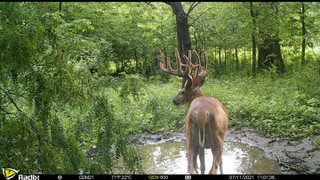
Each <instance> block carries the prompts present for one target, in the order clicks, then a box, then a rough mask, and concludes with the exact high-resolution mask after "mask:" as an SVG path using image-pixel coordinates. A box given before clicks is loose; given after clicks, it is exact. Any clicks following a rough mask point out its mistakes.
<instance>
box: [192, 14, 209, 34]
mask: <svg viewBox="0 0 320 180" xmlns="http://www.w3.org/2000/svg"><path fill="white" fill-rule="evenodd" d="M189 17H190V18H191V19H192V20H193V21H194V22H196V21H197V22H198V23H199V24H200V25H201V26H203V27H205V28H206V29H208V30H210V31H213V30H212V29H211V28H210V27H208V26H206V25H204V24H202V23H201V22H200V21H198V20H197V19H194V18H192V17H191V16H189ZM194 22H193V23H194ZM213 32H214V31H213Z"/></svg>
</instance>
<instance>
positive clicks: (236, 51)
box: [235, 48, 239, 71]
mask: <svg viewBox="0 0 320 180" xmlns="http://www.w3.org/2000/svg"><path fill="white" fill-rule="evenodd" d="M235 56H236V70H237V71H239V59H238V48H235Z"/></svg>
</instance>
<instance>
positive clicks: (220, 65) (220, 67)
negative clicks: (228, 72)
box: [219, 48, 222, 69]
mask: <svg viewBox="0 0 320 180" xmlns="http://www.w3.org/2000/svg"><path fill="white" fill-rule="evenodd" d="M219 69H222V63H221V48H219Z"/></svg>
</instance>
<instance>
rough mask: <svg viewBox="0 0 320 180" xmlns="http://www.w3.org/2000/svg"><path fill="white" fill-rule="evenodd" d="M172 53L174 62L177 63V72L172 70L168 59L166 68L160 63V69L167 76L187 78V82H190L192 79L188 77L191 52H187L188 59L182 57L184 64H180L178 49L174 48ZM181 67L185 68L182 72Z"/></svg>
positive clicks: (190, 66) (190, 65)
mask: <svg viewBox="0 0 320 180" xmlns="http://www.w3.org/2000/svg"><path fill="white" fill-rule="evenodd" d="M174 51H175V55H176V61H177V70H173V69H172V67H171V62H170V58H169V57H167V65H166V67H165V65H164V63H163V62H161V61H160V69H161V70H162V71H163V72H165V73H167V74H170V75H173V76H179V77H184V78H187V79H188V80H189V82H190V80H191V81H192V77H191V76H190V71H191V68H192V66H193V64H192V63H191V56H192V54H191V51H189V52H188V56H189V57H187V56H185V55H184V58H185V60H186V64H183V63H181V59H180V55H179V52H178V49H177V48H175V49H174ZM182 67H185V68H184V70H183V69H182Z"/></svg>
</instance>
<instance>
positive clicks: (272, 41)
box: [258, 37, 285, 73]
mask: <svg viewBox="0 0 320 180" xmlns="http://www.w3.org/2000/svg"><path fill="white" fill-rule="evenodd" d="M258 51H259V55H258V72H260V71H261V70H262V69H267V68H271V67H272V66H273V65H274V66H276V68H277V72H278V73H284V72H285V67H284V64H283V60H282V55H281V49H280V44H279V39H278V38H271V37H270V38H267V39H265V40H264V41H263V44H262V45H260V46H259V48H258Z"/></svg>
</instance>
